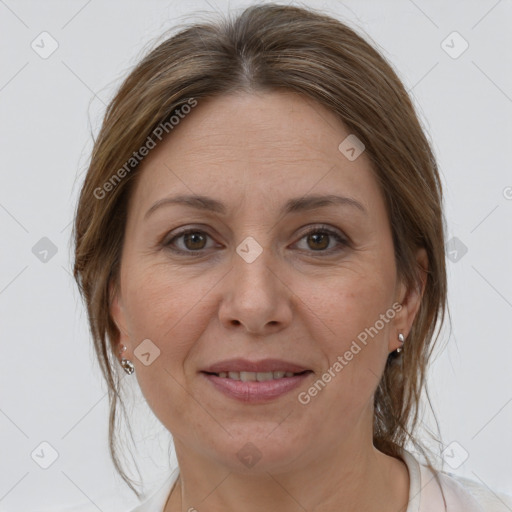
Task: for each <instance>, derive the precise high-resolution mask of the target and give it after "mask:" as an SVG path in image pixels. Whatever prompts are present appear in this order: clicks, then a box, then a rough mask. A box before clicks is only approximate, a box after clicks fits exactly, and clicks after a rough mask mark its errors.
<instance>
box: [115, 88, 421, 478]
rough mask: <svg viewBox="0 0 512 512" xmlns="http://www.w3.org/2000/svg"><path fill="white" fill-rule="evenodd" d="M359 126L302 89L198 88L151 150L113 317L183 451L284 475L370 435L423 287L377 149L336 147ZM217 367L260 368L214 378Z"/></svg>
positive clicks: (132, 213)
mask: <svg viewBox="0 0 512 512" xmlns="http://www.w3.org/2000/svg"><path fill="white" fill-rule="evenodd" d="M349 135H350V132H349V131H347V129H346V128H345V127H344V126H343V125H342V124H341V123H340V121H338V120H337V118H336V117H335V116H334V114H332V113H331V112H329V111H328V110H326V109H325V108H324V107H323V106H321V105H319V104H317V103H315V102H313V101H311V100H308V99H305V98H304V97H301V96H298V95H296V94H293V93H283V92H272V93H264V94H261V95H260V94H242V93H240V94H235V95H229V96H223V97H219V98H214V99H208V100H199V101H198V105H197V107H195V108H194V109H193V110H192V112H191V113H190V114H188V116H187V117H185V118H184V119H183V120H181V122H180V123H179V125H178V126H175V127H174V129H173V132H172V134H171V136H170V137H169V138H168V139H164V140H163V141H162V142H161V143H160V144H159V145H158V146H157V147H156V148H155V149H153V150H152V151H151V152H150V154H149V155H148V156H147V157H146V159H145V160H144V163H143V168H142V173H141V175H140V176H139V180H138V181H137V184H136V187H135V189H134V194H133V196H132V198H131V202H130V206H129V213H128V219H127V227H126V233H125V244H124V249H123V254H122V263H121V273H120V288H119V291H118V293H117V295H116V297H115V299H114V301H113V303H112V308H111V313H112V315H113V318H114V320H115V321H116V324H117V325H118V327H119V329H120V332H121V336H120V340H119V341H120V343H122V344H124V345H126V346H127V350H126V352H124V353H123V357H126V358H128V359H131V360H132V362H133V363H134V364H135V369H136V371H135V375H136V377H137V380H138V382H139V385H140V387H141V390H142V392H143V394H144V396H145V397H146V399H147V401H148V404H149V406H150V407H151V408H152V410H153V411H154V413H155V414H156V416H157V417H158V418H159V419H160V421H161V422H162V423H163V424H164V425H165V426H166V427H167V428H168V430H169V431H170V432H171V434H172V435H173V438H174V442H175V444H176V447H177V450H178V456H179V450H180V449H181V448H180V447H183V448H185V449H186V450H187V451H188V453H194V454H195V455H194V456H196V457H197V458H198V459H201V458H203V459H205V460H209V461H211V462H212V461H213V463H214V464H219V465H221V466H224V467H229V468H230V469H231V470H234V471H268V470H274V471H275V470H276V469H278V468H279V469H282V470H285V469H286V468H289V467H292V466H296V465H297V464H304V465H307V464H309V463H311V462H312V461H314V460H316V459H317V458H318V457H319V456H323V457H324V458H325V457H327V458H328V457H330V456H334V454H335V453H338V454H339V453H340V450H341V451H342V452H343V453H345V454H346V453H349V452H350V450H356V449H358V447H360V446H361V444H365V445H367V446H369V445H370V444H371V442H372V420H373V393H374V391H375V389H376V387H377V385H378V382H379V379H380V377H381V375H382V372H383V369H384V365H385V362H386V358H387V356H388V353H389V352H391V351H392V350H394V349H396V348H397V347H398V346H399V345H400V343H399V341H398V340H397V336H398V333H399V332H402V333H403V334H404V335H405V336H407V334H408V333H409V330H410V327H411V325H412V321H413V318H414V315H415V313H416V311H417V308H418V306H419V300H420V296H418V294H417V293H415V292H413V291H409V293H408V294H407V293H406V291H407V290H406V289H405V287H403V286H402V285H401V284H400V283H399V281H398V279H397V271H396V267H395V260H394V251H393V243H392V234H391V230H390V225H389V219H388V217H387V214H386V209H385V204H384V200H383V197H382V195H381V193H380V191H379V188H378V186H377V182H376V180H375V178H374V177H373V174H372V170H371V167H370V163H369V160H368V158H367V156H366V154H365V153H364V151H363V152H362V153H361V154H360V155H359V156H358V157H357V158H355V159H354V156H357V148H356V151H355V152H353V151H350V149H349V148H350V140H351V139H349V140H348V141H346V142H345V143H344V144H342V146H341V149H339V146H340V144H341V143H342V142H343V141H344V140H345V139H346V137H347V136H349ZM178 196H204V197H207V198H208V199H207V200H204V201H202V202H201V201H200V200H197V199H190V200H189V201H187V202H185V201H183V202H181V201H180V202H170V201H167V200H168V199H172V198H176V197H178ZM313 196H314V197H315V198H318V197H321V196H332V197H331V198H330V199H331V201H327V200H325V201H318V200H317V199H315V200H314V201H313V200H311V198H312V197H313ZM334 196H339V197H342V198H348V199H341V200H337V199H334ZM162 200H164V201H163V202H160V201H162ZM159 202H160V203H159ZM157 203H158V205H157V206H155V205H156V204H157ZM213 206H215V207H213ZM183 230H191V231H192V233H189V234H188V235H187V234H185V235H183V234H182V233H181V232H182V231H183ZM309 231H311V233H309V234H308V232H309ZM422 254H423V253H421V254H419V257H420V256H421V255H422ZM423 256H424V254H423ZM423 256H422V257H423ZM422 261H423V264H424V265H425V264H426V263H425V261H424V260H422ZM399 304H402V306H399ZM365 335H366V336H365ZM363 340H364V341H363ZM232 359H243V360H246V361H245V362H243V361H242V363H241V366H238V367H237V366H230V363H229V362H228V363H225V361H228V360H232ZM268 359H272V360H278V361H277V362H276V363H275V366H269V365H266V364H265V361H264V360H268ZM260 362H263V364H262V365H261V366H257V365H256V366H251V365H250V364H249V363H255V364H256V363H260ZM217 363H220V366H219V367H217V368H213V370H216V371H217V373H220V371H222V369H225V370H226V371H227V370H232V371H236V369H237V368H238V370H242V371H243V370H244V369H245V370H251V369H252V370H260V372H259V374H258V375H256V374H255V373H248V374H243V375H242V377H243V379H244V380H245V379H254V378H256V379H257V381H256V382H243V381H237V380H236V378H237V375H236V374H232V375H231V376H232V377H233V379H230V378H229V374H228V377H224V376H223V375H219V376H216V375H208V374H207V373H205V371H206V370H208V369H210V370H212V368H210V367H211V366H212V365H214V364H217ZM336 363H338V364H336ZM289 365H295V367H294V368H293V367H292V366H289ZM281 368H282V370H283V371H285V370H286V369H287V368H288V371H290V370H292V373H294V374H296V373H298V372H299V371H300V370H304V369H305V370H308V372H306V373H303V374H302V375H300V376H294V377H286V376H285V377H282V378H281V379H280V378H279V377H281V376H282V375H281V374H279V373H277V374H276V373H269V371H279V370H280V369H281ZM265 370H266V371H265ZM238 377H239V378H240V376H238ZM329 377H330V378H329ZM265 379H271V380H268V381H267V380H265ZM287 379H289V380H287ZM260 381H262V382H260ZM319 381H321V382H319ZM315 382H316V386H315ZM315 391H316V392H315Z"/></svg>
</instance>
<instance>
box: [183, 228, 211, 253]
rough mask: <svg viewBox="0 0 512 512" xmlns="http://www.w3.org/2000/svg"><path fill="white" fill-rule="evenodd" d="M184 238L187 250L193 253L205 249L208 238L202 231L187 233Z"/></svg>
mask: <svg viewBox="0 0 512 512" xmlns="http://www.w3.org/2000/svg"><path fill="white" fill-rule="evenodd" d="M182 236H183V243H184V244H185V247H186V248H187V249H190V250H191V251H194V250H198V249H204V244H205V240H206V237H205V236H204V234H203V233H201V232H200V231H194V232H191V233H186V234H185V235H182Z"/></svg>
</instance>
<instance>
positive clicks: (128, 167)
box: [93, 98, 197, 199]
mask: <svg viewBox="0 0 512 512" xmlns="http://www.w3.org/2000/svg"><path fill="white" fill-rule="evenodd" d="M195 106H197V100H196V99H195V98H189V99H188V100H187V102H186V103H185V104H183V105H181V106H180V107H179V108H177V109H176V110H175V111H174V113H173V115H171V116H170V117H169V119H168V120H167V121H164V122H162V123H160V124H159V125H158V126H157V127H156V128H155V129H154V130H153V131H152V132H151V135H149V136H148V138H147V139H146V141H145V142H144V144H143V145H142V146H141V147H140V148H139V149H138V151H134V152H133V154H132V156H131V157H130V158H129V159H128V160H127V161H126V163H125V164H124V165H123V166H122V167H121V168H119V169H118V170H117V171H116V172H115V173H114V174H112V176H111V177H110V178H109V179H108V180H107V181H105V183H104V184H103V185H102V186H101V187H97V188H95V189H94V192H93V193H94V197H95V198H96V199H103V198H104V197H105V196H106V195H107V193H108V192H111V191H112V190H114V188H115V187H116V186H117V185H118V183H119V182H120V181H121V180H122V179H123V178H124V177H125V176H126V175H127V174H129V173H130V172H131V171H132V170H133V169H135V167H137V165H139V163H140V162H142V160H143V159H144V157H146V156H147V155H148V154H149V152H150V151H151V150H152V149H154V148H155V147H156V146H157V144H158V143H159V142H161V140H162V138H163V137H164V135H166V134H168V133H170V132H171V131H172V130H174V128H175V127H176V126H177V125H178V124H179V123H180V121H181V120H182V119H184V118H185V117H186V116H187V114H189V113H190V112H191V111H192V109H193V108H194V107H195Z"/></svg>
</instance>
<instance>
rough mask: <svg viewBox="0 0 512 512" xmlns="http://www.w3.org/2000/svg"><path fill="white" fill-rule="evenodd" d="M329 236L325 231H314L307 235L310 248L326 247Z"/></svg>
mask: <svg viewBox="0 0 512 512" xmlns="http://www.w3.org/2000/svg"><path fill="white" fill-rule="evenodd" d="M329 236H330V235H328V234H326V233H322V232H318V231H317V232H315V233H313V234H311V235H307V240H308V243H309V244H310V247H311V249H315V250H318V249H327V247H328V246H329Z"/></svg>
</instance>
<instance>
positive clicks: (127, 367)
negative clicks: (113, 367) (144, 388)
mask: <svg viewBox="0 0 512 512" xmlns="http://www.w3.org/2000/svg"><path fill="white" fill-rule="evenodd" d="M125 350H126V347H125V346H124V345H121V350H120V351H119V355H121V354H122V353H123V352H124V351H125ZM121 366H122V367H123V370H124V371H125V372H126V373H127V374H128V375H131V374H132V373H133V372H134V371H135V366H134V364H133V363H132V362H131V361H130V360H129V359H125V358H124V357H121Z"/></svg>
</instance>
